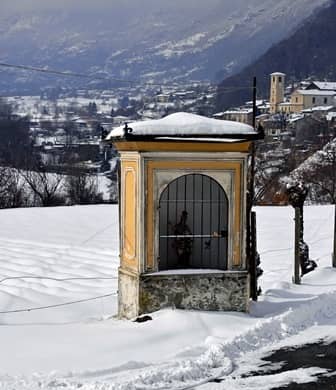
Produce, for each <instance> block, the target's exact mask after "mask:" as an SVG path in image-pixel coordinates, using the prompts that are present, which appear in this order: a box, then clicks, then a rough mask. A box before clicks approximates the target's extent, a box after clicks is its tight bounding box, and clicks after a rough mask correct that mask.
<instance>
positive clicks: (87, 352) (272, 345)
mask: <svg viewBox="0 0 336 390" xmlns="http://www.w3.org/2000/svg"><path fill="white" fill-rule="evenodd" d="M117 210H118V208H117V206H115V205H101V206H74V207H57V208H31V209H12V210H0V215H1V223H0V345H1V348H0V389H6V390H9V389H15V390H19V389H20V390H21V389H23V390H24V389H27V390H28V389H29V390H33V389H66V390H70V389H78V388H81V389H85V390H97V389H99V390H102V389H104V390H109V389H163V388H164V389H185V388H190V387H189V386H192V385H194V384H200V385H201V384H202V383H203V385H201V386H200V388H203V389H217V388H218V389H221V388H222V389H229V390H230V389H242V388H244V389H258V390H260V389H263V390H266V389H271V388H272V387H276V386H280V385H284V384H286V383H289V382H290V381H291V380H296V381H299V382H303V383H304V382H308V381H311V380H312V378H313V377H314V375H315V374H317V373H323V372H324V370H323V369H320V368H318V367H317V368H310V369H300V370H296V371H290V372H285V373H282V374H277V375H268V376H267V379H265V376H260V377H253V378H248V379H246V378H244V379H243V378H242V377H241V375H242V374H244V373H246V372H248V371H249V370H250V369H251V368H253V369H255V368H256V367H257V366H258V364H261V363H260V358H261V357H262V356H263V354H265V353H267V352H269V351H271V350H274V349H277V348H279V347H280V346H287V345H296V344H303V343H306V342H307V341H308V340H309V341H314V340H318V339H320V338H329V339H336V327H335V325H336V270H335V269H332V268H331V252H332V230H333V208H332V207H330V206H310V207H306V209H305V240H306V241H307V243H308V244H309V245H310V252H311V258H313V259H315V261H316V262H317V263H318V268H317V270H315V271H314V272H313V273H311V274H308V275H306V276H305V277H304V278H303V280H302V284H301V285H300V286H296V285H293V284H292V283H291V277H292V264H293V230H294V229H293V228H294V226H293V224H294V222H293V209H292V208H290V207H262V208H261V207H260V208H257V209H256V211H257V218H258V250H259V252H260V254H261V260H262V267H263V269H264V275H263V276H262V278H261V286H262V289H263V295H262V296H261V297H260V299H259V301H258V302H257V303H252V304H251V312H250V314H242V313H218V312H213V313H208V312H196V311H192V312H188V311H180V310H173V309H166V310H162V311H160V312H157V313H154V314H153V315H152V316H153V321H148V322H145V323H141V324H139V323H134V322H130V321H120V320H117V319H116V318H115V314H116V309H117V296H116V291H117V268H118V252H119V249H118V215H117ZM20 277H21V278H20ZM78 301H81V302H78ZM68 303H69V304H68ZM55 305H61V306H56V307H49V308H46V306H55ZM28 309H31V310H29V311H28ZM21 310H25V311H21ZM5 312H7V313H5ZM220 376H221V377H224V378H225V380H224V381H223V382H222V383H219V384H215V383H212V384H209V383H207V381H208V380H209V378H213V377H220Z"/></svg>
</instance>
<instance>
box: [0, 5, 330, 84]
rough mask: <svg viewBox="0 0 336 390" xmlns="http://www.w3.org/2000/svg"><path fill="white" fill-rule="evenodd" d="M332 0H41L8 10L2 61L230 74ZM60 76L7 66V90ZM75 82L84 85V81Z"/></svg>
mask: <svg viewBox="0 0 336 390" xmlns="http://www.w3.org/2000/svg"><path fill="white" fill-rule="evenodd" d="M328 1H329V0H315V1H314V2H312V1H311V0H297V1H296V2H294V3H293V2H292V1H291V0H277V1H276V0H271V1H270V0H249V1H248V5H246V1H245V0H236V1H235V2H232V1H231V0H209V1H207V2H206V3H203V2H197V3H196V4H195V2H194V1H191V0H181V1H180V2H175V1H171V2H168V3H167V2H165V3H162V2H154V1H152V0H144V1H143V2H141V5H140V4H131V2H128V1H125V2H120V1H119V2H118V1H117V2H113V4H106V2H102V0H97V4H96V8H94V7H92V6H91V7H89V6H85V7H84V6H82V7H79V6H78V7H72V8H69V7H66V6H65V5H63V8H62V7H61V6H58V8H57V6H56V5H54V6H53V7H47V6H45V7H43V3H41V4H40V8H38V9H25V10H23V11H21V12H18V11H17V10H16V11H15V12H14V10H11V12H9V11H8V12H5V13H2V15H1V16H0V32H1V34H0V61H1V62H11V63H15V64H30V65H35V66H42V67H49V68H57V69H65V70H72V71H81V72H90V73H93V74H95V73H97V72H99V73H100V74H104V75H110V76H111V75H113V76H114V77H118V78H123V79H129V78H131V79H134V78H135V79H139V78H143V79H145V80H147V81H148V80H160V81H166V80H173V79H176V80H191V79H193V80H204V79H213V78H214V76H215V74H217V75H220V77H224V76H229V75H231V74H232V73H233V72H236V71H238V70H239V69H241V68H242V67H243V66H245V64H247V63H249V62H251V61H252V60H253V59H254V58H257V56H258V55H260V54H261V53H262V52H264V51H265V50H267V49H268V48H269V47H270V46H271V45H272V44H273V43H275V42H278V41H279V40H281V39H283V38H284V37H286V36H288V34H289V33H290V32H291V31H292V29H293V28H294V27H295V25H296V24H297V23H298V22H300V21H302V20H303V19H305V18H306V17H307V16H308V15H310V14H311V13H312V12H313V11H314V10H315V9H316V8H318V7H320V6H322V5H324V4H326V3H327V2H328ZM72 3H75V0H73V1H72ZM84 3H85V2H84ZM111 3H112V2H111ZM133 3H134V2H133ZM270 3H271V4H270ZM61 4H62V3H61ZM78 4H79V3H78V2H77V5H78ZM57 82H58V80H57V79H55V78H50V77H48V78H46V77H45V76H41V75H36V74H31V73H22V72H21V73H18V72H17V71H11V72H9V71H8V70H0V88H1V89H2V90H3V91H9V90H11V89H14V90H20V89H26V90H27V89H30V88H33V87H34V86H35V87H39V86H41V85H46V84H53V85H54V84H55V83H57ZM69 82H70V85H71V83H73V84H74V85H78V80H76V81H74V80H70V81H67V84H68V83H69Z"/></svg>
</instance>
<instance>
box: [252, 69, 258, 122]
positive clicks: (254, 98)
mask: <svg viewBox="0 0 336 390" xmlns="http://www.w3.org/2000/svg"><path fill="white" fill-rule="evenodd" d="M252 104H253V116H252V127H253V128H254V129H255V127H256V115H257V78H256V77H255V76H254V77H253V98H252Z"/></svg>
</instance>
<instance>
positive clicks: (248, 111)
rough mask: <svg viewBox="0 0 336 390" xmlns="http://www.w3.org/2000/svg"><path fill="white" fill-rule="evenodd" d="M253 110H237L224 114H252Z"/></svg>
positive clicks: (227, 111)
mask: <svg viewBox="0 0 336 390" xmlns="http://www.w3.org/2000/svg"><path fill="white" fill-rule="evenodd" d="M252 113H253V108H238V109H234V110H226V111H225V112H224V114H252Z"/></svg>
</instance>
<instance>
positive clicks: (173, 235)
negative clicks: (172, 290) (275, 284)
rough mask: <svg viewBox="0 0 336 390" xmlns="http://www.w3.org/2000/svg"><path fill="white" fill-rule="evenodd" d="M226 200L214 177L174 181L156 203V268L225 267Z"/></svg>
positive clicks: (186, 178)
mask: <svg viewBox="0 0 336 390" xmlns="http://www.w3.org/2000/svg"><path fill="white" fill-rule="evenodd" d="M227 232H228V199H227V196H226V193H225V191H224V189H223V188H222V187H221V185H220V184H218V183H217V181H216V180H214V179H212V178H211V177H209V176H206V175H202V174H189V175H184V176H181V177H179V178H177V179H175V180H173V181H172V182H171V183H170V184H169V185H168V186H167V187H166V188H165V189H164V191H163V192H162V195H161V198H160V203H159V237H160V241H159V270H168V269H178V268H203V269H204V268H207V269H221V270H225V269H226V268H227V247H228V245H227V242H228V239H227Z"/></svg>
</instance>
